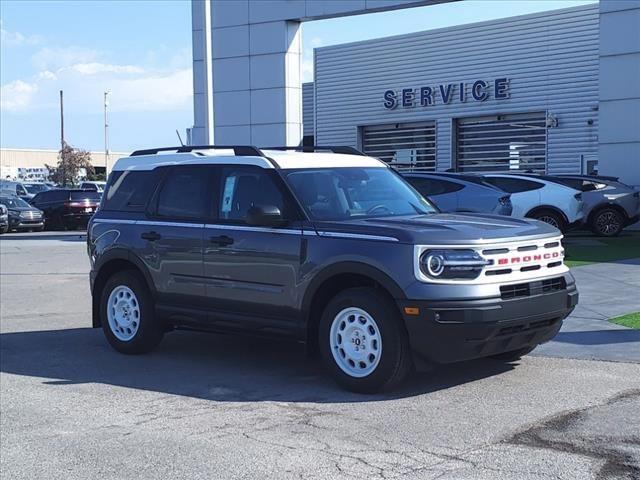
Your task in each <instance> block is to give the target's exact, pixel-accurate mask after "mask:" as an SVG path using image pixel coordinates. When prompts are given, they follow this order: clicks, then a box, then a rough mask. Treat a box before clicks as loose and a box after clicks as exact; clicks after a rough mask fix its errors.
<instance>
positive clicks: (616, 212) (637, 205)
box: [543, 175, 640, 237]
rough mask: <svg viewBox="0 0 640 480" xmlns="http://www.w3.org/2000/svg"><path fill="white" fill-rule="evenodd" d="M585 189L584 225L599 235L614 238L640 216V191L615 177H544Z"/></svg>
mask: <svg viewBox="0 0 640 480" xmlns="http://www.w3.org/2000/svg"><path fill="white" fill-rule="evenodd" d="M543 178H544V179H545V180H549V181H551V182H557V183H560V184H562V185H566V186H567V187H571V188H575V189H576V190H579V191H581V192H582V200H583V201H584V212H585V220H586V221H585V224H586V226H587V227H588V228H590V229H591V231H592V232H593V233H595V234H596V235H602V236H604V237H614V236H616V235H619V234H620V232H622V230H623V229H624V228H625V227H626V226H628V225H631V224H633V223H635V222H637V221H638V220H639V219H640V192H639V191H638V190H635V189H634V188H633V187H630V186H629V185H625V184H624V183H622V182H620V181H619V180H618V179H617V178H615V177H594V176H588V175H558V176H553V177H551V176H545V177H543Z"/></svg>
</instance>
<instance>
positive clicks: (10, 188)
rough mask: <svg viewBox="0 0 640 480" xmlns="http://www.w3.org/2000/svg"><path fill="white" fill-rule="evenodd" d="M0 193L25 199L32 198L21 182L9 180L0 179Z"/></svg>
mask: <svg viewBox="0 0 640 480" xmlns="http://www.w3.org/2000/svg"><path fill="white" fill-rule="evenodd" d="M0 195H5V196H12V195H15V196H16V197H20V198H23V199H25V200H29V199H31V198H33V195H32V194H31V193H29V192H28V191H27V189H26V188H25V186H24V185H23V184H22V182H14V181H11V180H0Z"/></svg>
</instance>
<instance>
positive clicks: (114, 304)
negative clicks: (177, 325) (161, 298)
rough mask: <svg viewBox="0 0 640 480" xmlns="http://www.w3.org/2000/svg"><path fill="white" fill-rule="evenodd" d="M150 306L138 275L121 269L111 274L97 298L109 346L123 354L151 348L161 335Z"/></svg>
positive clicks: (147, 294)
mask: <svg viewBox="0 0 640 480" xmlns="http://www.w3.org/2000/svg"><path fill="white" fill-rule="evenodd" d="M154 310H155V309H154V307H153V299H152V296H151V293H150V292H149V289H148V288H147V285H146V282H145V280H144V278H143V277H142V275H140V274H139V273H138V272H136V271H134V270H125V271H122V272H118V273H116V274H114V275H113V276H111V278H109V280H107V283H106V284H105V286H104V289H103V290H102V297H101V301H100V320H101V323H102V330H103V331H104V334H105V336H106V337H107V340H108V341H109V343H110V344H111V346H112V347H113V348H114V349H116V350H117V351H119V352H121V353H127V354H138V353H146V352H149V351H151V350H153V349H154V348H155V347H156V346H157V345H158V344H159V343H160V341H161V340H162V337H163V335H164V328H163V327H162V325H161V324H160V322H158V320H157V319H156V317H155V312H154Z"/></svg>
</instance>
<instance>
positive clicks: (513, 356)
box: [491, 345, 537, 362]
mask: <svg viewBox="0 0 640 480" xmlns="http://www.w3.org/2000/svg"><path fill="white" fill-rule="evenodd" d="M536 347H537V345H534V346H533V347H524V348H519V349H518V350H512V351H511V352H504V353H499V354H497V355H492V356H491V358H494V359H496V360H501V361H503V362H516V361H518V360H520V359H521V358H522V357H524V356H525V355H527V354H529V353H531V352H533V351H534V350H535V348H536Z"/></svg>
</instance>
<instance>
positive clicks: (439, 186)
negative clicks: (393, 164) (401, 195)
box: [407, 177, 464, 195]
mask: <svg viewBox="0 0 640 480" xmlns="http://www.w3.org/2000/svg"><path fill="white" fill-rule="evenodd" d="M407 180H409V183H410V184H411V185H413V186H414V187H415V189H416V190H418V191H419V192H420V193H421V194H422V195H443V194H445V193H452V192H457V191H459V190H462V189H463V188H464V185H461V184H459V183H455V182H449V181H447V180H440V179H434V178H419V177H409V178H408V179H407Z"/></svg>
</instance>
